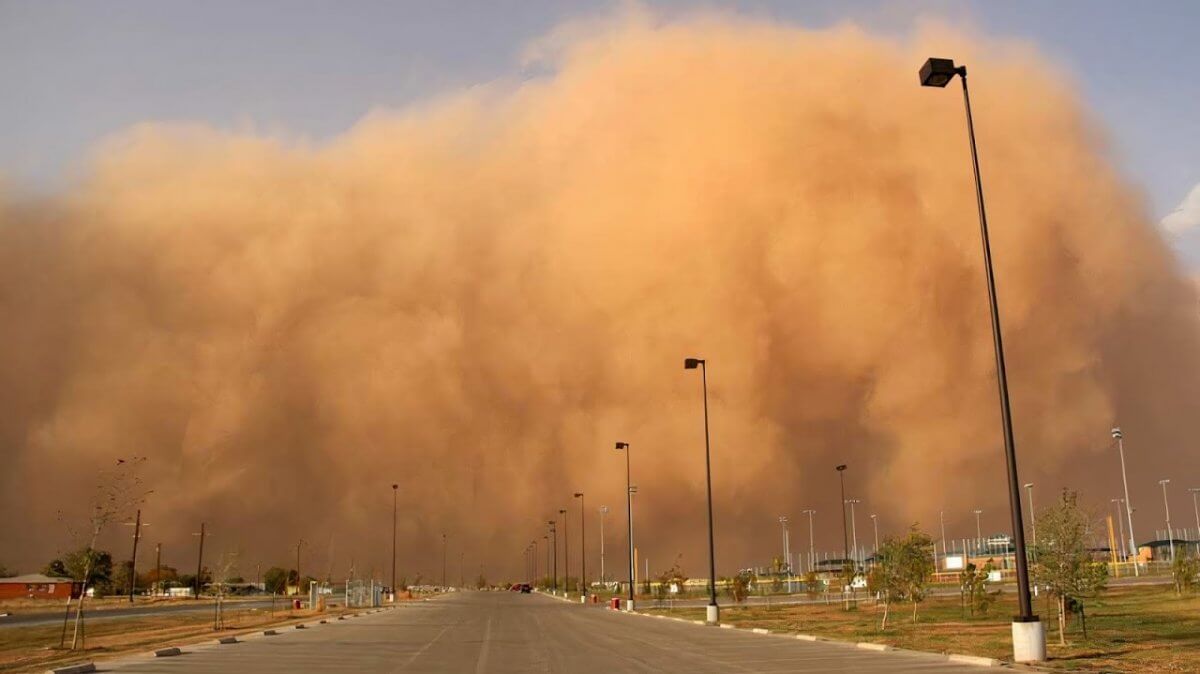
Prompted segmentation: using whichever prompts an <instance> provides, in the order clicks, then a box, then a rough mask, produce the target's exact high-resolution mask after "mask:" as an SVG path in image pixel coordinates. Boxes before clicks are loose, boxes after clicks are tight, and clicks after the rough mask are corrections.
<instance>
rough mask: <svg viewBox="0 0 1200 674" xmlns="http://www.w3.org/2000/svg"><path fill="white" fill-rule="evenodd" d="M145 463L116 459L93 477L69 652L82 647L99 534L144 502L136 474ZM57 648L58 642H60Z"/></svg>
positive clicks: (142, 487) (146, 492) (146, 491)
mask: <svg viewBox="0 0 1200 674" xmlns="http://www.w3.org/2000/svg"><path fill="white" fill-rule="evenodd" d="M145 462H146V457H144V456H134V457H131V458H129V459H117V460H116V463H115V464H114V465H113V466H112V467H110V468H107V469H104V470H101V471H100V472H99V473H98V475H97V477H98V479H97V482H96V490H95V493H94V494H93V496H92V501H91V506H90V510H89V514H88V528H87V530H86V531H85V532H82V534H83V536H87V537H88V538H87V540H88V543H87V551H88V554H87V555H86V559H87V561H86V563H85V565H84V570H83V582H82V584H81V586H80V590H79V601H78V603H77V604H76V605H75V629H74V632H73V634H72V636H71V650H75V649H76V648H83V647H84V601H85V600H86V599H87V591H88V583H89V582H90V580H91V575H92V566H93V563H94V555H92V554H91V551H93V550H95V549H96V541H97V540H98V539H99V538H100V534H101V533H103V531H104V530H105V529H106V528H107V527H108V525H110V524H112V523H113V521H114V520H116V519H117V518H118V517H122V516H128V514H129V513H130V511H132V510H135V509H137V508H139V507H140V506H141V505H142V504H143V503H145V501H146V497H147V496H149V495H150V494H151V493H152V490H149V489H146V488H145V485H144V483H143V481H142V477H141V475H139V472H140V470H141V467H142V465H143V464H145ZM80 533H81V532H72V538H75V537H81V536H80ZM70 610H71V609H70V599H68V600H67V612H68V614H69V613H70ZM63 637H64V639H65V637H66V625H65V623H64V625H63ZM59 645H60V646H61V645H62V644H61V641H60V644H59Z"/></svg>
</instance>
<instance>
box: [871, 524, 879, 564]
mask: <svg viewBox="0 0 1200 674" xmlns="http://www.w3.org/2000/svg"><path fill="white" fill-rule="evenodd" d="M871 524H874V525H875V557H876V561H878V558H879V516H878V515H876V514H875V513H871Z"/></svg>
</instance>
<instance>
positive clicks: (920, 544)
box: [867, 525, 933, 630]
mask: <svg viewBox="0 0 1200 674" xmlns="http://www.w3.org/2000/svg"><path fill="white" fill-rule="evenodd" d="M932 545H933V539H932V538H930V537H929V536H928V535H927V534H923V533H921V532H920V531H918V530H917V527H916V525H914V526H913V527H912V528H911V529H910V530H909V532H908V535H907V536H905V537H904V538H893V537H890V536H889V537H888V538H886V539H884V542H883V545H882V546H881V547H880V548H879V551H878V552H877V553H876V554H875V559H876V564H875V566H874V568H872V569H871V572H870V574H869V575H868V576H867V586H868V587H869V588H870V590H871V592H872V593H874V594H876V595H877V596H879V597H881V598H882V599H883V620H882V622H881V623H880V625H879V629H881V630H882V629H887V619H888V613H889V610H890V607H891V604H892V603H893V602H899V601H907V602H910V603H911V604H912V610H913V612H912V619H913V622H916V621H917V606H918V605H919V604H920V603H921V602H922V601H924V600H925V590H926V587H927V586H928V585H929V579H930V577H931V576H932V575H933V558H932V557H931V556H930V554H929V548H930V547H931V546H932Z"/></svg>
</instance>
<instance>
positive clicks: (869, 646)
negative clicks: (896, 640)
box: [854, 641, 896, 651]
mask: <svg viewBox="0 0 1200 674" xmlns="http://www.w3.org/2000/svg"><path fill="white" fill-rule="evenodd" d="M854 645H855V646H857V647H858V648H861V649H863V650H865V651H894V650H896V649H895V647H893V646H888V645H887V644H873V643H871V642H869V641H860V642H858V643H856V644H854Z"/></svg>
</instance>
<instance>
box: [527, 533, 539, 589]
mask: <svg viewBox="0 0 1200 674" xmlns="http://www.w3.org/2000/svg"><path fill="white" fill-rule="evenodd" d="M529 544H530V545H532V546H533V582H532V583H530V585H532V586H534V587H537V581H538V574H537V570H538V566H537V565H538V547H537V539H536V538H535V539H533V540H532V541H530V543H529Z"/></svg>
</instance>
